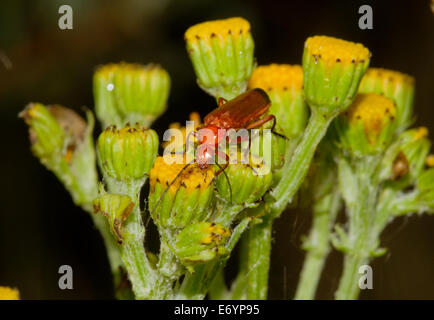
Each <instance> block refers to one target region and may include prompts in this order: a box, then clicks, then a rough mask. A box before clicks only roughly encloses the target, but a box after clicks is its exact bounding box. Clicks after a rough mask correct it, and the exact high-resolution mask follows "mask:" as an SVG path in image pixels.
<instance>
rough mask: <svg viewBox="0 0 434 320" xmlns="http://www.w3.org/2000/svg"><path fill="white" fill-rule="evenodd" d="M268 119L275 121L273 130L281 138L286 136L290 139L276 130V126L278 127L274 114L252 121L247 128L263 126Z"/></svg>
mask: <svg viewBox="0 0 434 320" xmlns="http://www.w3.org/2000/svg"><path fill="white" fill-rule="evenodd" d="M268 121H273V125H272V126H271V132H272V133H274V134H275V135H276V136H279V137H281V138H284V139H286V140H289V139H288V138H287V137H285V136H284V135H283V134H280V133H278V132H276V131H274V128H275V127H276V117H275V116H274V115H273V114H270V115H268V116H266V117H264V118H262V119H259V120H258V121H255V122H252V123H250V124H249V125H248V126H247V127H246V129H253V128H258V127H260V126H262V125H263V124H265V123H267V122H268Z"/></svg>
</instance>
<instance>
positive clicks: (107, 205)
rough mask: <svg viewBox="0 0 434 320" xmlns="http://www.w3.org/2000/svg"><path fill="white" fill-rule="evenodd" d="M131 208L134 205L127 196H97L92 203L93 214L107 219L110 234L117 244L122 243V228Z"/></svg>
mask: <svg viewBox="0 0 434 320" xmlns="http://www.w3.org/2000/svg"><path fill="white" fill-rule="evenodd" d="M133 208H134V203H133V202H132V201H131V198H130V197H129V196H127V195H119V194H108V193H107V194H103V195H101V196H99V197H98V198H96V199H95V200H94V201H93V209H94V213H100V214H101V215H102V216H104V217H106V218H107V220H108V222H109V225H110V229H111V232H112V233H113V236H114V237H115V238H116V240H117V241H118V243H122V240H123V230H122V227H123V225H124V222H125V220H127V219H128V217H129V215H130V213H131V210H133Z"/></svg>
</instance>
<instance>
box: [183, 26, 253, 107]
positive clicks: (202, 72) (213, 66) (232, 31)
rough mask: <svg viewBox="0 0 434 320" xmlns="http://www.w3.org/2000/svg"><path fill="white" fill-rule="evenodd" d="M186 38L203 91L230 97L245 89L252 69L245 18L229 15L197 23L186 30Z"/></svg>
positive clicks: (251, 45)
mask: <svg viewBox="0 0 434 320" xmlns="http://www.w3.org/2000/svg"><path fill="white" fill-rule="evenodd" d="M185 41H186V46H187V52H188V54H189V56H190V59H191V62H192V63H193V67H194V70H195V72H196V77H197V82H198V84H199V86H200V87H201V88H202V89H203V90H204V91H206V92H207V93H209V94H210V95H212V96H214V97H217V98H218V97H223V98H225V99H228V100H230V99H232V98H234V97H236V96H238V95H239V94H241V93H243V92H244V91H245V90H246V87H247V82H248V80H249V78H250V75H251V73H252V71H253V69H254V59H253V50H254V43H253V39H252V35H251V34H250V24H249V22H248V21H246V20H244V19H242V18H230V19H225V20H215V21H208V22H204V23H200V24H197V25H194V26H192V27H190V28H189V29H188V30H187V31H186V32H185Z"/></svg>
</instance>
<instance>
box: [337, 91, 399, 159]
mask: <svg viewBox="0 0 434 320" xmlns="http://www.w3.org/2000/svg"><path fill="white" fill-rule="evenodd" d="M395 114H396V109H395V105H394V103H393V102H392V101H391V100H389V99H387V98H385V97H383V96H380V95H377V94H373V93H371V94H359V95H357V97H356V99H355V100H354V102H353V104H352V105H351V106H350V108H349V109H348V110H347V111H345V112H344V113H343V114H341V115H340V116H339V117H338V118H337V119H336V121H335V122H334V129H335V132H336V133H337V136H338V139H339V143H340V145H341V147H342V148H344V149H346V150H348V151H350V152H351V153H352V154H353V155H354V156H356V157H359V156H362V155H366V154H375V153H379V152H381V151H383V150H384V149H385V148H386V147H387V146H388V145H389V143H390V142H391V140H392V138H393V136H394V134H395V130H396V124H395V121H394V119H395Z"/></svg>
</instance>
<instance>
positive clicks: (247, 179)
mask: <svg viewBox="0 0 434 320" xmlns="http://www.w3.org/2000/svg"><path fill="white" fill-rule="evenodd" d="M234 157H238V158H237V163H233V164H229V165H228V167H227V168H226V170H225V173H226V176H227V177H228V179H229V183H228V180H227V179H226V176H225V174H220V175H219V176H218V177H217V190H218V192H219V195H220V197H222V198H223V199H224V200H226V201H227V202H229V201H230V200H231V196H232V202H233V203H235V204H240V205H244V206H246V207H248V206H252V205H254V204H255V202H257V201H258V200H260V199H261V198H262V196H263V195H264V193H265V192H266V191H267V190H268V189H269V188H270V186H271V183H272V180H273V179H272V176H273V174H272V173H271V170H270V167H269V166H267V165H266V164H264V162H263V160H262V158H260V157H258V156H254V155H251V156H250V161H249V163H246V164H243V163H242V162H241V159H242V158H241V155H240V154H238V155H232V156H230V159H231V160H230V161H234V162H235V158H234ZM231 191H232V194H231Z"/></svg>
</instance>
